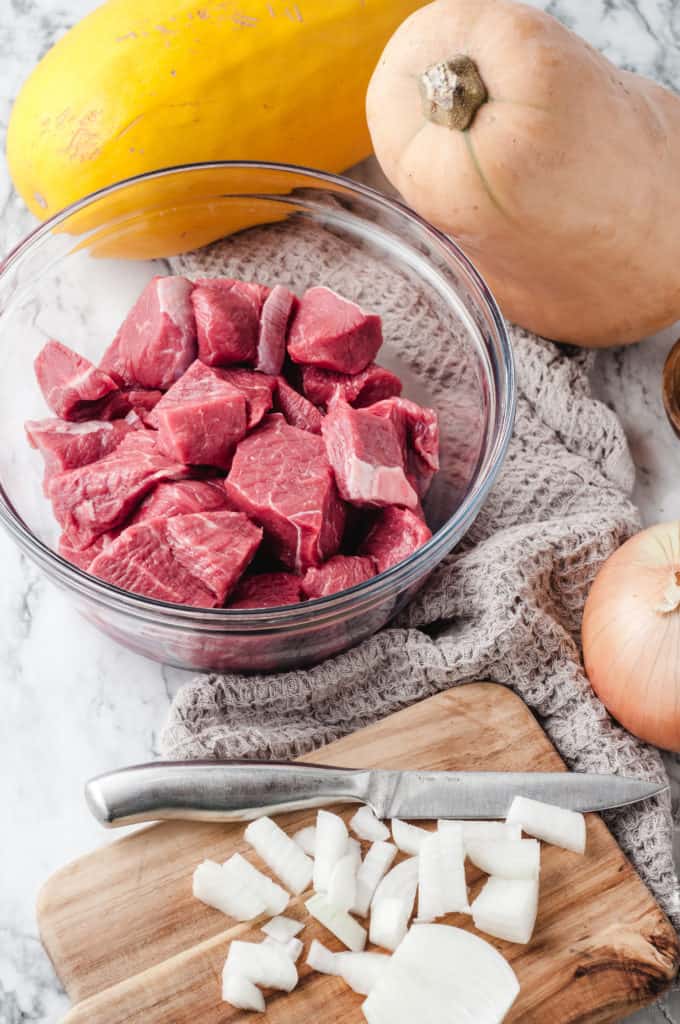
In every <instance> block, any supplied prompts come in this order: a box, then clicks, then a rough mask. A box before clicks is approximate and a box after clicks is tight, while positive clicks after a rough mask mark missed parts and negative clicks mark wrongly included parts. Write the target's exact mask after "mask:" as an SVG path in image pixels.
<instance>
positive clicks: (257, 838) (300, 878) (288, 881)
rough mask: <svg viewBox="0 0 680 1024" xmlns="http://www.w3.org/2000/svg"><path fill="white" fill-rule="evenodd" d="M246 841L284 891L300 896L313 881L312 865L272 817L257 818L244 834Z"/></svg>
mask: <svg viewBox="0 0 680 1024" xmlns="http://www.w3.org/2000/svg"><path fill="white" fill-rule="evenodd" d="M245 840H246V842H247V843H250V845H251V846H252V847H253V848H254V850H255V852H256V853H257V854H258V856H260V857H261V858H262V860H263V861H264V862H265V864H266V865H267V867H268V868H270V869H271V871H273V872H274V874H275V875H276V876H277V877H278V878H280V879H281V881H282V882H283V884H284V885H285V886H286V888H287V889H290V890H291V891H292V892H294V893H301V892H302V891H303V890H304V889H306V888H307V886H308V885H309V883H310V882H311V880H312V872H313V870H314V862H313V861H312V860H310V858H309V857H308V856H307V855H306V854H304V853H303V852H302V850H301V849H300V847H299V846H298V844H297V843H294V842H293V840H292V839H291V838H290V836H288V835H286V833H285V832H284V831H283V829H282V828H279V826H278V825H277V824H276V822H275V821H272V819H271V818H256V820H255V821H251V823H250V824H249V825H248V828H247V829H246V831H245Z"/></svg>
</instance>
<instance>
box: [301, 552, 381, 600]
mask: <svg viewBox="0 0 680 1024" xmlns="http://www.w3.org/2000/svg"><path fill="white" fill-rule="evenodd" d="M372 576H375V562H374V561H373V559H372V558H365V557H362V556H361V555H334V556H333V557H332V558H329V559H328V561H327V562H324V564H323V565H320V566H319V568H318V569H317V568H314V567H312V568H311V569H308V570H307V572H306V573H305V575H304V576H303V578H302V590H303V592H304V593H305V594H306V595H307V597H328V596H329V594H337V593H338V592H339V591H340V590H347V589H348V587H355V586H356V585H357V584H358V583H364V582H365V581H366V580H370V579H371V577H372Z"/></svg>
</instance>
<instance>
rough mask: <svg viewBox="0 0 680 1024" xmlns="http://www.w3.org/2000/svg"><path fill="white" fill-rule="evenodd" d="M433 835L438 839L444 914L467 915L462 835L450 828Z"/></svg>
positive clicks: (468, 906) (467, 905)
mask: <svg viewBox="0 0 680 1024" xmlns="http://www.w3.org/2000/svg"><path fill="white" fill-rule="evenodd" d="M435 834H436V835H437V837H438V839H439V847H440V850H441V858H442V867H443V870H444V913H445V914H451V913H458V914H469V913H470V902H469V899H468V891H467V883H466V881H465V847H464V846H463V834H462V832H456V830H455V829H452V828H449V829H442V831H441V832H437V833H435Z"/></svg>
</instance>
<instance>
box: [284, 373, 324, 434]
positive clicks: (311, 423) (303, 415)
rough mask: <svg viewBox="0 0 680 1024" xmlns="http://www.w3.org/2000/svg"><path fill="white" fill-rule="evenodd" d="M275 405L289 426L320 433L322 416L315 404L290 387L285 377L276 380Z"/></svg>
mask: <svg viewBox="0 0 680 1024" xmlns="http://www.w3.org/2000/svg"><path fill="white" fill-rule="evenodd" d="M276 405H277V408H278V409H279V410H280V411H281V412H282V413H283V415H284V417H285V419H286V422H287V423H290V425H291V427H298V428H299V429H300V430H308V431H309V432H310V433H311V434H320V433H321V421H322V419H323V416H322V415H321V413H320V412H319V410H318V409H317V407H316V406H315V405H312V403H311V402H310V401H309V399H307V398H305V396H304V395H301V394H300V393H299V392H298V391H296V390H295V388H293V387H291V386H290V384H289V383H288V381H287V380H286V378H285V377H278V378H277V381H276Z"/></svg>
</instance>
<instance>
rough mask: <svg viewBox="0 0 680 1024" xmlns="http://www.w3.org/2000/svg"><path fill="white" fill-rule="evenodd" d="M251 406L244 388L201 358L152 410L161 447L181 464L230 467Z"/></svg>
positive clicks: (244, 430)
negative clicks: (233, 383) (230, 381)
mask: <svg viewBox="0 0 680 1024" xmlns="http://www.w3.org/2000/svg"><path fill="white" fill-rule="evenodd" d="M247 408H248V407H247V403H246V398H245V395H244V394H243V393H242V392H241V391H239V390H238V389H237V388H235V387H234V386H233V385H232V384H229V383H228V381H226V380H225V379H224V378H223V376H222V374H221V372H220V371H219V370H215V369H213V368H212V367H210V366H206V365H205V363H202V362H201V361H200V359H197V360H196V362H195V363H193V364H192V365H191V366H190V367H189V369H188V370H187V372H186V373H185V374H184V376H183V377H180V379H179V380H178V381H177V383H176V384H174V385H173V386H172V387H171V388H170V390H169V391H167V392H166V393H165V395H163V398H162V399H161V400H160V402H159V403H158V405H157V406H156V408H155V409H154V410H153V414H152V422H153V423H155V424H156V425H157V427H158V444H159V447H160V448H161V450H162V451H164V452H165V453H166V455H168V456H169V457H170V458H173V459H177V460H178V461H179V462H187V463H189V464H191V465H207V466H218V467H220V468H222V469H227V468H228V467H229V465H230V464H231V457H232V454H233V451H234V446H235V444H236V442H237V441H240V440H241V438H242V437H243V436H244V435H245V432H246V427H247V422H248V416H247Z"/></svg>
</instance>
